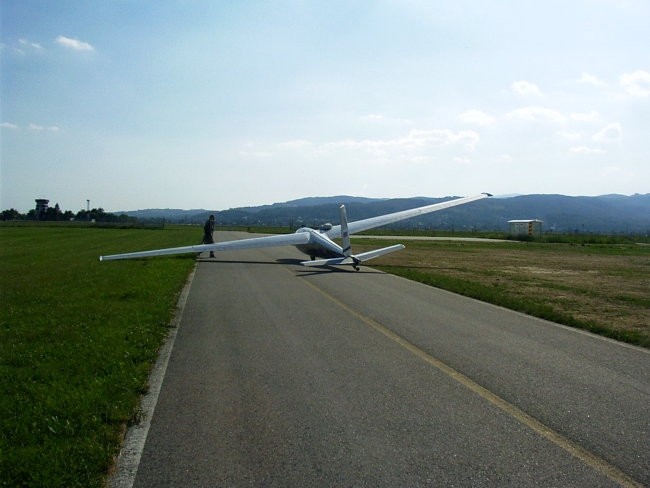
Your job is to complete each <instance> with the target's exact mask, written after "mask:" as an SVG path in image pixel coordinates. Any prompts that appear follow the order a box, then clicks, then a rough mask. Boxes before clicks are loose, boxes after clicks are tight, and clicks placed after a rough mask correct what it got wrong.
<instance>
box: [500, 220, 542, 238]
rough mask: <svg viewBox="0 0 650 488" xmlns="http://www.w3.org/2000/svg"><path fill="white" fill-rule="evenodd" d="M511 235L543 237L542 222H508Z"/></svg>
mask: <svg viewBox="0 0 650 488" xmlns="http://www.w3.org/2000/svg"><path fill="white" fill-rule="evenodd" d="M508 224H509V226H510V235H512V236H530V237H541V236H542V221H541V220H537V219H535V220H508Z"/></svg>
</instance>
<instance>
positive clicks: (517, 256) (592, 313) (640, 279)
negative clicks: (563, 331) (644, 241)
mask: <svg viewBox="0 0 650 488" xmlns="http://www.w3.org/2000/svg"><path fill="white" fill-rule="evenodd" d="M359 244H360V245H359ZM359 244H357V243H354V244H353V245H354V248H355V252H361V251H363V250H365V249H366V248H373V247H377V246H386V245H388V244H390V242H388V241H385V240H384V241H370V242H363V243H359ZM406 245H407V247H406V250H404V251H401V252H399V253H395V254H390V255H388V256H385V257H383V258H381V260H377V262H376V263H375V262H373V267H378V268H380V269H383V270H384V271H387V272H389V273H393V274H397V275H400V276H403V277H405V278H408V279H412V280H415V281H420V282H422V283H425V284H428V285H431V286H436V287H439V288H443V289H446V290H449V291H452V292H455V293H459V294H463V295H466V296H470V297H473V298H477V299H479V300H483V301H486V302H490V303H494V304H496V305H500V306H503V307H506V308H510V309H513V310H517V311H521V312H524V313H527V314H529V315H533V316H536V317H540V318H543V319H547V320H551V321H554V322H557V323H561V324H565V325H569V326H571V327H577V328H582V329H586V330H589V331H592V332H594V333H597V334H601V335H604V336H607V337H611V338H614V339H617V340H622V341H625V342H629V343H632V344H637V345H640V346H643V347H650V299H649V298H648V286H649V285H650V281H649V278H648V277H649V276H650V248H649V247H648V246H644V245H638V244H605V245H575V244H557V243H556V244H549V243H515V242H510V243H489V242H486V243H477V242H440V241H436V242H432V241H409V242H407V243H406Z"/></svg>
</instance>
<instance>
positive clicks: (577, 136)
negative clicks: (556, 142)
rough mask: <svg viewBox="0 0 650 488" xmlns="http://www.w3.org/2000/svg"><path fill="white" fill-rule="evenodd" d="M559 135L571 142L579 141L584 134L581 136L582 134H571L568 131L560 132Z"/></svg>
mask: <svg viewBox="0 0 650 488" xmlns="http://www.w3.org/2000/svg"><path fill="white" fill-rule="evenodd" d="M557 135H559V136H560V137H562V138H563V139H568V140H569V141H577V140H578V139H581V138H582V134H580V132H570V131H566V130H561V131H559V132H558V133H557Z"/></svg>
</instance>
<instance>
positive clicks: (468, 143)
mask: <svg viewBox="0 0 650 488" xmlns="http://www.w3.org/2000/svg"><path fill="white" fill-rule="evenodd" d="M479 140H480V136H479V134H478V133H477V132H474V131H472V130H461V131H458V132H454V131H451V130H449V129H430V130H420V129H415V130H412V131H411V132H409V133H408V135H406V136H404V137H399V138H396V139H363V140H356V139H346V140H343V141H336V142H330V143H328V144H327V146H328V147H346V148H356V149H364V150H367V151H370V152H377V151H382V152H385V151H386V150H389V149H395V148H397V149H400V150H418V149H423V148H427V147H443V146H449V145H453V144H460V145H463V146H464V147H465V149H466V150H468V151H473V150H474V148H475V147H476V144H478V142H479Z"/></svg>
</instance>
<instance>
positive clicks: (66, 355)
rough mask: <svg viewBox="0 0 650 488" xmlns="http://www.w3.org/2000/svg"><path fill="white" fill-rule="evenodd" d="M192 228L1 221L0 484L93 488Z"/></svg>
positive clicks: (154, 341) (142, 370)
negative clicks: (142, 255)
mask: <svg viewBox="0 0 650 488" xmlns="http://www.w3.org/2000/svg"><path fill="white" fill-rule="evenodd" d="M200 238H201V231H200V229H199V230H198V231H197V229H196V228H194V229H183V228H179V229H175V230H164V231H162V230H114V229H78V228H77V229H76V228H41V227H28V228H6V227H0V302H1V303H2V305H1V309H0V310H1V311H0V422H1V425H2V428H1V430H0V485H2V486H12V487H13V486H66V487H73V486H83V487H90V486H101V485H102V483H103V480H104V477H105V474H106V473H107V471H108V469H109V467H110V465H111V463H112V458H113V456H114V455H115V454H116V453H117V452H118V448H119V442H120V436H121V433H122V431H123V428H124V425H125V424H126V423H128V422H129V421H130V419H131V418H132V417H133V415H134V412H136V405H137V401H138V398H139V395H140V394H141V393H142V392H143V391H144V389H145V387H146V386H145V385H146V378H147V375H148V371H149V367H150V364H151V363H152V361H153V360H154V359H155V357H156V351H157V349H158V347H159V345H160V344H161V342H162V340H163V338H164V336H165V334H166V332H167V327H168V324H169V323H170V319H171V317H172V314H173V308H174V304H175V303H176V296H177V294H178V293H179V291H180V290H181V288H182V286H183V284H184V282H185V280H186V278H187V275H188V273H189V271H190V270H191V268H192V267H193V265H194V259H193V257H192V256H190V257H189V258H188V257H180V258H170V259H158V260H148V261H144V260H142V261H129V262H114V263H110V264H109V263H100V262H99V261H98V256H99V255H100V254H107V253H112V252H120V251H125V250H140V249H150V248H156V247H161V246H176V245H184V244H187V243H188V242H190V243H191V242H195V241H198V240H200Z"/></svg>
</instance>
